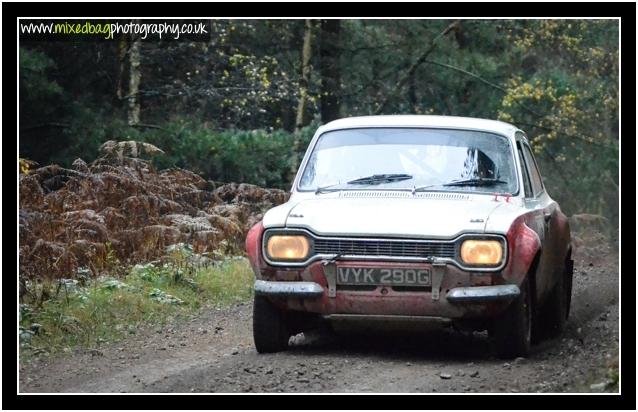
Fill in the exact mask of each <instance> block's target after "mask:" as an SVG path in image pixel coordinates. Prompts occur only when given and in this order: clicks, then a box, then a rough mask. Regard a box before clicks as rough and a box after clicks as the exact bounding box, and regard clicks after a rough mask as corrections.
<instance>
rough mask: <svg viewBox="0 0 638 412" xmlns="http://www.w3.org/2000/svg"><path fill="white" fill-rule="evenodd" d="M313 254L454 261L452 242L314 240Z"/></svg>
mask: <svg viewBox="0 0 638 412" xmlns="http://www.w3.org/2000/svg"><path fill="white" fill-rule="evenodd" d="M314 252H315V253H316V254H326V255H332V254H337V255H356V256H395V257H413V258H425V257H438V258H449V259H454V257H455V245H454V243H453V242H449V243H448V242H428V241H419V242H417V241H409V240H369V239H315V241H314Z"/></svg>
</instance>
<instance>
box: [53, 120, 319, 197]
mask: <svg viewBox="0 0 638 412" xmlns="http://www.w3.org/2000/svg"><path fill="white" fill-rule="evenodd" d="M98 119H99V120H98ZM96 120H97V122H96ZM317 127H318V124H317V123H316V122H313V123H312V124H310V125H308V126H306V127H304V128H303V129H302V131H301V134H300V138H301V142H302V145H301V146H302V153H301V154H300V155H303V151H305V149H306V147H307V145H308V143H309V142H310V139H311V138H312V136H313V134H314V132H315V130H316V129H317ZM71 136H77V137H76V138H71ZM69 137H70V139H69V140H71V143H70V144H69V146H68V147H67V148H65V149H64V150H63V151H62V152H61V154H60V155H59V156H60V159H59V161H60V163H61V164H62V165H65V166H69V165H70V164H71V163H72V162H73V160H75V159H76V158H77V157H80V158H83V159H85V160H87V161H89V160H92V159H94V158H95V157H96V155H97V152H98V148H99V146H100V145H101V144H102V143H104V142H105V141H107V140H117V141H125V140H136V141H144V142H148V143H151V144H153V145H155V146H157V147H159V148H160V149H162V150H164V151H165V153H166V154H165V155H163V156H158V157H157V158H155V159H154V160H153V162H154V164H155V166H156V167H158V168H159V169H164V168H169V167H174V166H177V167H181V168H185V169H188V170H192V171H194V172H195V173H198V174H201V175H202V176H204V177H205V178H207V179H211V180H215V181H220V182H245V183H251V184H255V185H259V186H262V187H275V188H281V189H288V188H289V186H290V182H289V177H288V174H287V173H288V172H289V170H290V161H291V158H292V152H291V150H290V149H291V147H292V146H293V139H294V137H293V134H292V133H289V132H286V131H283V130H275V131H270V132H269V131H265V130H252V131H245V130H215V129H212V128H210V127H206V125H203V124H201V123H198V122H195V121H187V120H181V121H173V122H168V123H166V124H162V125H160V126H159V128H134V127H130V126H128V125H127V124H126V122H124V121H123V120H117V119H115V120H113V121H109V116H107V115H103V114H100V115H95V114H92V113H90V112H89V111H88V110H79V111H78V112H77V117H75V119H74V121H73V123H72V126H71V128H70V129H69Z"/></svg>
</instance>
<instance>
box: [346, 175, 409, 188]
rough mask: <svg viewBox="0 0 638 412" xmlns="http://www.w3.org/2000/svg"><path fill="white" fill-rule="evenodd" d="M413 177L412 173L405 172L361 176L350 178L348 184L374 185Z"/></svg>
mask: <svg viewBox="0 0 638 412" xmlns="http://www.w3.org/2000/svg"><path fill="white" fill-rule="evenodd" d="M409 179H412V175H407V174H405V173H390V174H381V175H371V176H366V177H360V178H358V179H354V180H350V181H349V182H348V184H353V185H374V184H379V183H391V182H400V181H402V180H409Z"/></svg>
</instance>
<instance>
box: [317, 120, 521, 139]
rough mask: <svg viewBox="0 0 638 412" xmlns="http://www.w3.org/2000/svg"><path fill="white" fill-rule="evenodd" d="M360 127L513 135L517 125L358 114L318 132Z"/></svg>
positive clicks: (326, 126) (322, 127)
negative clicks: (428, 128) (412, 128)
mask: <svg viewBox="0 0 638 412" xmlns="http://www.w3.org/2000/svg"><path fill="white" fill-rule="evenodd" d="M361 127H437V128H451V129H457V128H458V129H472V130H482V131H487V132H495V133H499V134H502V135H506V136H513V134H514V132H516V131H517V130H519V129H518V128H517V127H515V126H513V125H511V124H509V123H505V122H501V121H498V120H488V119H479V118H475V117H460V116H426V115H386V116H358V117H347V118H344V119H338V120H334V121H332V122H330V123H327V124H325V125H323V126H321V127H320V128H319V130H318V132H321V133H324V132H328V131H331V130H338V129H352V128H361Z"/></svg>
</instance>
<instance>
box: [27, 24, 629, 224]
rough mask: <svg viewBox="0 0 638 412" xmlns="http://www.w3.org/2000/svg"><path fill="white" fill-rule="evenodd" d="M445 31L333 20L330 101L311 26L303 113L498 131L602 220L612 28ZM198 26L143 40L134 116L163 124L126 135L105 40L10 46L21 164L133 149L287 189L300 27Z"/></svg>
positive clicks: (613, 69) (614, 99) (117, 79)
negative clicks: (154, 150) (404, 117)
mask: <svg viewBox="0 0 638 412" xmlns="http://www.w3.org/2000/svg"><path fill="white" fill-rule="evenodd" d="M450 23H452V21H451V20H341V21H340V40H339V43H338V44H337V45H336V52H335V53H336V55H337V56H338V58H337V59H336V61H337V62H338V65H339V72H340V80H339V83H340V85H339V87H338V88H337V90H325V88H324V84H323V83H322V82H323V79H322V73H321V72H320V71H321V68H322V64H321V62H322V54H321V53H320V49H321V47H320V46H321V39H322V35H321V34H322V33H321V32H320V25H318V24H317V25H316V26H315V27H316V30H315V32H314V35H313V36H312V47H313V48H312V58H311V62H310V63H311V66H312V70H311V75H310V80H309V84H308V104H307V110H308V112H307V113H306V114H307V115H308V116H306V117H307V118H313V117H319V113H320V106H321V96H326V95H327V94H333V93H334V94H336V95H338V97H339V100H340V107H339V112H340V113H341V115H342V116H353V115H368V114H374V113H375V112H376V111H378V110H380V109H379V108H380V107H383V110H382V114H394V113H397V114H442V115H457V116H470V117H482V118H490V119H500V120H504V121H508V122H511V123H513V124H515V125H517V126H519V127H521V128H522V129H523V130H525V131H526V132H527V133H528V136H529V137H530V139H531V141H532V145H533V148H534V150H535V152H536V155H537V157H538V160H539V162H540V163H541V165H542V172H543V175H544V176H545V178H546V182H547V186H548V188H549V189H550V194H551V195H552V196H554V197H555V198H556V200H558V201H559V202H560V203H561V205H563V208H564V209H565V211H566V212H567V213H568V214H573V213H579V212H591V213H600V212H602V213H604V214H605V215H606V216H608V217H610V218H611V219H612V220H613V221H614V222H616V221H617V214H618V190H619V188H618V183H619V172H618V147H619V130H618V103H619V102H618V93H619V90H618V86H619V82H618V75H619V47H618V40H619V24H618V21H615V20H591V19H588V20H556V19H554V20H538V19H537V20H461V21H460V22H459V23H458V24H457V25H456V26H455V27H454V28H453V29H452V30H451V31H450V32H449V33H448V34H446V35H445V36H439V35H440V34H441V32H442V31H443V30H444V29H445V28H446V27H449V25H450ZM208 26H209V30H210V32H211V39H210V41H209V42H189V41H180V42H150V41H148V42H144V43H143V44H142V49H141V56H142V62H141V70H142V73H141V74H142V82H141V86H140V101H141V108H142V116H141V117H142V121H143V123H148V124H151V125H156V126H159V127H160V128H161V129H157V128H153V127H146V126H144V125H141V126H138V127H137V128H132V127H130V126H128V125H127V124H126V107H127V99H126V97H125V95H126V84H127V83H126V82H127V74H126V70H124V71H122V67H121V63H122V61H121V60H120V55H119V52H118V47H117V44H119V42H110V43H109V42H101V43H99V44H96V45H93V44H91V47H87V45H89V44H90V43H72V42H37V43H36V42H33V43H25V44H24V45H23V44H21V47H20V129H21V132H20V156H21V157H23V158H26V159H31V160H35V161H38V162H39V163H40V164H48V163H51V162H56V163H62V164H64V165H68V164H70V162H72V161H73V160H74V159H75V158H77V157H82V158H84V159H86V160H90V159H92V158H93V157H94V156H95V154H96V150H97V147H99V145H100V144H101V143H103V142H104V141H106V140H145V141H148V142H150V143H152V144H155V145H157V146H158V147H160V148H161V149H163V150H165V151H166V152H167V154H166V156H164V157H163V158H161V159H158V160H157V165H158V166H173V165H176V166H179V167H184V168H187V169H192V170H195V171H196V172H198V173H201V174H203V175H204V176H205V177H206V178H208V179H213V180H221V181H238V182H242V181H245V182H249V183H254V184H258V185H264V186H272V187H279V188H287V187H289V184H290V182H289V178H290V176H289V173H288V168H289V166H290V162H291V159H293V154H292V153H291V151H292V150H294V149H293V148H294V147H295V145H293V144H292V141H293V138H292V136H291V134H290V133H292V131H293V130H294V122H295V115H296V107H297V102H298V98H299V93H300V92H299V90H300V79H301V47H302V42H303V27H304V21H303V20H282V21H279V20H278V21H271V20H211V21H209V22H208ZM434 39H437V40H436V42H435V44H434V47H433V49H432V51H431V53H429V54H428V55H427V58H426V59H425V60H423V61H421V63H420V64H418V65H416V66H415V63H417V62H419V61H420V60H419V59H420V58H421V57H422V56H423V53H425V52H426V51H427V50H429V49H430V47H431V45H432V42H433V40H434ZM126 42H127V40H126V39H124V45H126V44H127V43H126ZM413 67H414V70H413V75H412V76H408V72H409V69H410V68H413ZM116 90H119V94H118V93H116ZM382 104H383V106H382ZM43 125H45V126H43ZM315 126H316V123H315V124H311V125H309V126H308V127H307V128H306V129H304V133H303V139H304V142H305V141H307V140H308V139H309V137H310V136H311V135H312V133H313V132H314V127H315ZM302 147H305V145H303V144H302Z"/></svg>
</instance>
